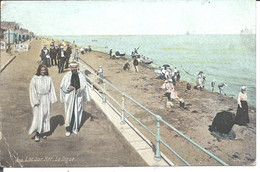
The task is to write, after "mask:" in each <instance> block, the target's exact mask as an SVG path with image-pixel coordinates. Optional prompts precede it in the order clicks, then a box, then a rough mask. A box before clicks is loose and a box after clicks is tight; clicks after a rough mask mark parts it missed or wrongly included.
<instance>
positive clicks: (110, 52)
mask: <svg viewBox="0 0 260 172" xmlns="http://www.w3.org/2000/svg"><path fill="white" fill-rule="evenodd" d="M109 56H110V58H112V49H110V51H109Z"/></svg>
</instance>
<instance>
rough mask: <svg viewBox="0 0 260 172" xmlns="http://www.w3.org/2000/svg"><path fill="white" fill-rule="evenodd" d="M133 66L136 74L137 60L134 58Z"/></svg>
mask: <svg viewBox="0 0 260 172" xmlns="http://www.w3.org/2000/svg"><path fill="white" fill-rule="evenodd" d="M133 65H134V67H135V72H138V60H137V58H134V61H133Z"/></svg>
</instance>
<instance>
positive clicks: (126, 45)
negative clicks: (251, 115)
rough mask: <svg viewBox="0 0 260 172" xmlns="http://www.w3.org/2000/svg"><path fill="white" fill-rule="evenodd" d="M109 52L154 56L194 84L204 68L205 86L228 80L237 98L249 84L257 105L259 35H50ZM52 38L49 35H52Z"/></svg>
mask: <svg viewBox="0 0 260 172" xmlns="http://www.w3.org/2000/svg"><path fill="white" fill-rule="evenodd" d="M50 37H51V38H52V39H54V40H64V41H68V42H71V43H73V41H74V42H75V44H77V45H78V46H82V47H86V48H87V47H88V46H89V45H91V48H92V49H93V50H96V51H100V52H105V53H109V50H110V49H113V52H115V51H119V52H120V53H126V57H127V58H131V52H132V51H133V50H134V48H138V53H139V54H142V55H144V56H146V57H148V58H152V59H153V60H154V62H153V63H152V64H151V65H152V66H153V67H159V66H162V65H164V64H169V65H170V66H171V67H172V68H174V67H176V68H177V70H179V71H180V74H181V79H182V80H185V81H188V82H191V83H194V84H195V82H196V76H197V74H198V73H199V72H200V71H203V73H204V76H206V84H205V88H206V89H208V90H211V82H212V81H213V80H215V81H216V86H215V91H218V88H217V85H218V84H220V83H223V82H225V83H226V84H227V86H226V87H225V88H224V92H225V93H226V94H227V96H229V97H233V98H237V95H238V93H239V92H240V88H241V86H243V85H245V86H247V93H248V103H249V104H250V105H251V106H254V107H255V106H256V35H255V34H240V35H190V34H186V35H79V36H50ZM50 37H49V38H50Z"/></svg>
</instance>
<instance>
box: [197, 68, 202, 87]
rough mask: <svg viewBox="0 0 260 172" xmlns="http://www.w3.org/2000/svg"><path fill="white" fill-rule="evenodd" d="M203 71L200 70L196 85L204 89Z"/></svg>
mask: <svg viewBox="0 0 260 172" xmlns="http://www.w3.org/2000/svg"><path fill="white" fill-rule="evenodd" d="M202 74H203V72H202V71H200V72H199V74H198V75H197V82H196V87H197V89H200V90H201V89H202V87H203V85H202V80H203V76H202Z"/></svg>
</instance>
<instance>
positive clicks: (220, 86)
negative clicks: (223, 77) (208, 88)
mask: <svg viewBox="0 0 260 172" xmlns="http://www.w3.org/2000/svg"><path fill="white" fill-rule="evenodd" d="M225 86H227V84H226V83H225V82H223V83H221V84H219V85H218V89H219V94H221V93H222V92H223V93H224V95H226V93H225V92H224V91H223V88H224V87H225Z"/></svg>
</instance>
